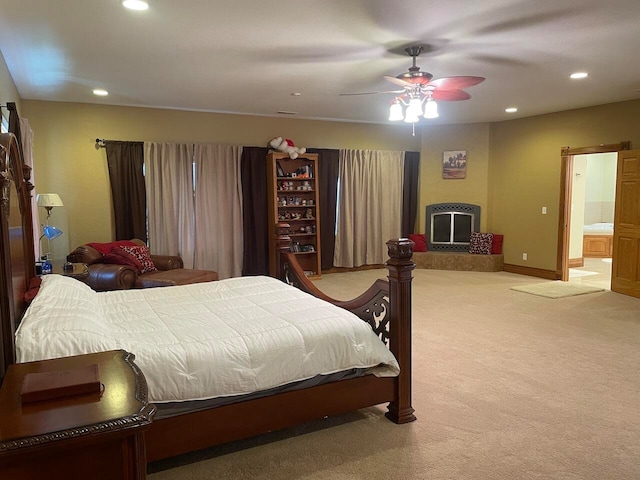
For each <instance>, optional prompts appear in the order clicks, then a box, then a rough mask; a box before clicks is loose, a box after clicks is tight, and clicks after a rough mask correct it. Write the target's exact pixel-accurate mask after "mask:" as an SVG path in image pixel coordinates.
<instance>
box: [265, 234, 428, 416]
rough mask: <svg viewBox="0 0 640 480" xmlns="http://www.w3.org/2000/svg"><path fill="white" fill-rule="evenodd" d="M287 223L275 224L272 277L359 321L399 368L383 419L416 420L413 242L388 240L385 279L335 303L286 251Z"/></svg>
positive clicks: (287, 247) (293, 256)
mask: <svg viewBox="0 0 640 480" xmlns="http://www.w3.org/2000/svg"><path fill="white" fill-rule="evenodd" d="M289 231H290V226H289V224H287V223H278V224H277V225H276V232H275V234H276V246H277V248H278V249H279V250H280V261H279V262H278V265H277V266H276V274H277V276H278V278H280V279H281V280H283V281H285V282H287V283H290V284H292V285H295V286H296V287H298V288H299V289H300V290H303V291H305V292H307V293H310V294H311V295H313V296H315V297H318V298H321V299H323V300H325V301H327V302H330V303H333V304H334V305H337V306H339V307H342V308H344V309H346V310H350V311H351V312H353V313H355V314H356V315H357V316H358V317H360V318H361V319H363V320H364V321H365V322H367V323H368V324H369V325H371V328H373V331H374V332H376V334H378V335H379V336H380V338H381V340H382V341H383V342H385V344H387V345H388V346H389V349H390V350H391V352H392V353H393V354H394V355H395V357H396V359H397V360H398V364H399V365H400V375H399V376H398V378H397V380H398V381H397V384H398V385H397V390H396V392H395V393H396V395H395V396H394V400H393V401H392V402H391V403H390V404H389V411H388V412H387V417H388V418H389V419H391V420H392V421H394V422H396V423H407V422H411V421H413V420H415V419H416V417H415V416H414V415H413V412H414V410H413V408H412V406H411V280H412V278H413V275H412V270H413V269H414V268H415V263H414V262H413V260H412V256H413V242H412V241H411V240H409V239H407V238H401V239H398V240H389V241H388V242H387V248H388V252H389V261H388V262H387V264H386V267H387V270H388V271H389V276H388V278H389V280H388V281H385V280H378V281H376V282H375V283H374V284H373V285H372V286H371V287H369V289H368V290H367V291H366V292H364V293H363V294H362V295H360V296H359V297H358V298H355V299H353V300H348V301H343V300H336V299H334V298H331V297H329V296H327V295H325V294H324V293H323V292H322V291H320V290H319V289H318V288H317V287H316V286H315V285H314V284H313V283H312V282H311V281H310V280H309V279H308V278H307V276H306V275H305V274H304V271H303V270H302V268H300V265H299V264H298V262H297V261H296V257H295V255H294V254H293V253H291V252H290V245H291V239H290V238H289V236H288V235H287V233H286V232H289Z"/></svg>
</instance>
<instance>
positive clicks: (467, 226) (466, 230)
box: [426, 203, 480, 252]
mask: <svg viewBox="0 0 640 480" xmlns="http://www.w3.org/2000/svg"><path fill="white" fill-rule="evenodd" d="M426 225H427V231H426V239H427V250H431V251H441V252H466V251H468V250H469V240H470V238H471V232H479V231H480V206H479V205H472V204H470V203H436V204H433V205H427V223H426Z"/></svg>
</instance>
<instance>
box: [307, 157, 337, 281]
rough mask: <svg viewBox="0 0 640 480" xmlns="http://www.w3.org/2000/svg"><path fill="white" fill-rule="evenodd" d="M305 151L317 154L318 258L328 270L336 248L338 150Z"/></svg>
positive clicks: (331, 265)
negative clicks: (318, 191)
mask: <svg viewBox="0 0 640 480" xmlns="http://www.w3.org/2000/svg"><path fill="white" fill-rule="evenodd" d="M307 151H308V152H309V153H317V154H318V180H319V188H320V260H321V262H322V265H321V267H322V270H329V269H331V268H333V253H334V250H335V248H336V202H337V200H338V172H339V169H340V160H339V157H340V151H339V150H333V149H325V148H309V149H307Z"/></svg>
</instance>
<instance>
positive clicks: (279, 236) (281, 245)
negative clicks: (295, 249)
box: [275, 222, 291, 280]
mask: <svg viewBox="0 0 640 480" xmlns="http://www.w3.org/2000/svg"><path fill="white" fill-rule="evenodd" d="M290 228H291V225H289V224H288V223H284V222H278V223H276V227H275V230H276V231H275V235H276V250H277V251H278V254H277V255H276V276H275V278H277V279H279V280H282V279H283V278H282V257H281V256H280V254H281V253H287V252H289V251H291V250H290V249H291V237H289V230H290Z"/></svg>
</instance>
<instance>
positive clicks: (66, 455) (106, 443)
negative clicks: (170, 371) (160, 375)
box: [0, 350, 156, 480]
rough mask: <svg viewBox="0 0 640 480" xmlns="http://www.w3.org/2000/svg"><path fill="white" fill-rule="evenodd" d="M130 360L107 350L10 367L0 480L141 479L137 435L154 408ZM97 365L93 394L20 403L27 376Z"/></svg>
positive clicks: (2, 402) (3, 403)
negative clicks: (98, 385)
mask: <svg viewBox="0 0 640 480" xmlns="http://www.w3.org/2000/svg"><path fill="white" fill-rule="evenodd" d="M134 358H135V357H134V355H133V354H131V353H128V352H125V351H124V350H113V351H108V352H101V353H95V354H89V355H80V356H75V357H65V358H58V359H54V360H45V361H41V362H30V363H23V364H16V365H11V366H10V367H9V369H8V371H7V375H6V377H5V379H4V382H3V385H2V388H0V412H1V415H0V478H6V479H10V478H14V479H16V480H17V479H20V480H31V479H44V478H46V479H47V480H54V479H66V480H72V479H98V480H100V479H105V480H106V479H109V480H117V479H127V480H128V479H132V480H133V479H136V480H138V479H144V478H146V454H145V445H144V433H143V432H144V430H146V428H148V427H149V426H150V425H151V421H152V419H153V415H154V414H155V410H156V409H155V406H153V405H152V404H149V403H147V384H146V380H145V378H144V375H143V374H142V372H141V371H140V370H139V369H138V367H137V366H136V364H135V363H134V361H133V360H134ZM90 364H97V365H98V367H99V374H100V382H101V383H102V384H103V385H104V391H103V393H102V394H101V395H99V394H89V395H76V396H72V397H66V398H60V399H56V400H48V401H42V402H34V403H25V404H22V402H21V399H20V390H21V386H22V381H23V379H24V376H25V375H26V374H28V373H35V372H48V371H61V370H73V369H74V368H77V367H80V366H84V365H90Z"/></svg>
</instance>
